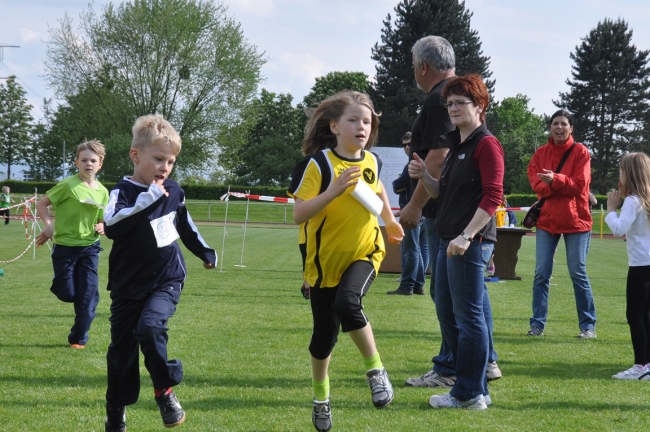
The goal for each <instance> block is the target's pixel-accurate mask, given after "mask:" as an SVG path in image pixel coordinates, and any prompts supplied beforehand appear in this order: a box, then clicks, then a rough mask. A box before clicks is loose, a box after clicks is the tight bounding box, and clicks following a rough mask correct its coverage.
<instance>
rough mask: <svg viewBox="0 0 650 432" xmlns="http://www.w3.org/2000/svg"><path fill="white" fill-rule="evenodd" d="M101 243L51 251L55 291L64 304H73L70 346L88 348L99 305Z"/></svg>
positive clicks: (57, 247) (69, 336) (64, 247)
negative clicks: (77, 345)
mask: <svg viewBox="0 0 650 432" xmlns="http://www.w3.org/2000/svg"><path fill="white" fill-rule="evenodd" d="M101 250H102V249H101V248H100V247H99V242H98V241H97V242H95V243H93V244H92V245H90V246H62V245H58V244H55V245H54V249H52V267H53V268H54V278H53V279H52V287H51V288H50V291H52V292H53V293H54V294H55V295H56V296H57V297H58V298H59V300H61V301H64V302H69V303H74V313H75V317H74V324H73V325H72V328H71V329H70V334H69V335H68V343H71V344H80V345H85V344H86V343H87V342H88V331H89V330H90V325H91V324H92V322H93V320H94V319H95V311H96V309H97V304H98V303H99V289H98V284H99V277H98V275H97V266H98V264H99V252H100V251H101Z"/></svg>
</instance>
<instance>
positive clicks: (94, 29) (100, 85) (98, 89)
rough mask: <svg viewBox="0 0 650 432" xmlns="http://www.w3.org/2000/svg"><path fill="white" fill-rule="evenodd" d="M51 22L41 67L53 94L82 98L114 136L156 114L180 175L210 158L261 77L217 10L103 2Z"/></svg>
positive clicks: (205, 4)
mask: <svg viewBox="0 0 650 432" xmlns="http://www.w3.org/2000/svg"><path fill="white" fill-rule="evenodd" d="M59 24H60V25H59V26H58V27H55V28H52V29H50V40H49V42H48V50H47V61H46V72H47V77H48V80H49V82H50V84H51V85H52V87H53V88H54V89H55V90H56V93H57V96H59V97H60V98H62V99H66V98H69V97H74V96H77V95H80V94H84V95H85V97H87V98H90V99H91V100H92V101H93V103H94V104H96V106H97V111H98V112H100V113H101V116H102V121H105V122H107V123H112V124H113V128H114V133H115V134H116V135H118V136H126V135H128V134H129V133H130V127H131V126H132V124H133V121H134V120H135V118H136V117H138V116H141V115H145V114H151V113H159V114H162V115H163V116H164V117H165V118H167V119H168V120H169V121H170V122H171V123H172V124H173V125H174V127H175V128H176V129H177V130H178V132H179V133H180V135H181V138H182V139H183V151H182V153H181V154H180V156H179V159H178V165H179V167H180V168H181V169H182V168H197V167H201V166H203V165H204V164H205V163H206V162H207V161H208V160H210V159H212V157H213V156H214V155H215V153H216V137H217V135H218V133H219V131H220V130H221V128H222V127H223V126H224V125H227V124H230V123H231V122H233V121H235V120H236V119H237V118H238V116H239V114H240V110H241V109H242V107H244V106H245V105H246V104H247V103H249V102H250V101H251V99H252V98H253V97H254V95H255V91H256V89H257V85H258V83H259V82H260V80H261V75H260V68H261V66H262V64H263V63H264V59H263V57H262V55H261V54H259V53H258V52H257V49H256V47H255V46H253V45H251V44H250V43H249V42H248V41H247V40H246V39H245V37H244V34H243V31H242V29H241V26H240V24H239V23H237V22H235V21H234V19H233V18H231V17H230V16H228V15H227V8H226V7H225V6H224V5H223V4H221V3H215V2H213V1H201V0H137V1H135V0H133V1H125V2H123V3H121V4H119V5H117V6H116V5H114V4H113V3H109V4H108V5H106V6H104V7H103V8H102V10H101V11H100V12H96V11H95V10H94V9H93V8H92V6H89V8H88V9H87V10H85V11H84V12H82V14H81V15H80V24H79V25H78V26H75V25H73V22H72V19H71V18H70V17H69V16H68V15H66V16H65V17H64V18H63V19H62V20H61V21H60V23H59ZM107 94H110V95H111V97H108V98H107V97H106V96H107ZM115 100H118V101H120V104H118V105H117V106H116V105H115V104H114V103H113V102H114V101H115ZM116 107H117V108H118V109H117V110H115V108H116ZM125 118H126V119H128V120H129V121H128V122H126V121H125ZM125 123H126V124H125ZM96 138H98V139H100V140H106V141H107V142H108V137H106V136H98V137H96ZM109 152H110V150H109Z"/></svg>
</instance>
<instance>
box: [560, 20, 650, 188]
mask: <svg viewBox="0 0 650 432" xmlns="http://www.w3.org/2000/svg"><path fill="white" fill-rule="evenodd" d="M649 53H650V52H649V51H639V50H637V49H636V47H635V46H634V45H633V44H632V30H631V29H630V30H628V26H627V23H626V22H625V21H623V20H621V19H618V20H616V21H613V20H610V19H605V20H604V21H603V22H599V23H598V25H597V26H596V28H595V29H593V30H591V31H590V32H589V34H588V35H587V37H585V38H584V39H583V40H582V43H581V44H580V45H579V46H577V47H576V50H575V52H574V53H571V59H572V60H574V61H575V64H574V66H573V71H572V72H571V75H572V77H573V78H572V79H567V81H566V83H567V84H568V85H569V86H570V90H569V91H568V92H567V93H560V100H559V101H553V103H554V104H555V105H556V106H558V107H560V108H566V109H568V110H569V111H571V112H572V113H573V114H574V115H575V128H574V136H575V138H576V139H577V140H578V141H581V142H584V144H585V145H587V147H589V150H590V151H591V155H592V162H591V166H592V172H593V174H592V185H593V188H594V189H596V190H598V191H599V192H601V193H602V192H605V191H606V190H607V189H608V188H610V187H612V186H615V185H616V183H617V181H618V168H617V167H618V160H619V158H620V157H621V155H622V154H624V153H625V152H627V151H628V150H630V149H635V148H639V147H640V145H641V143H640V137H642V134H641V133H639V132H640V130H641V129H642V128H643V123H644V120H645V115H646V111H647V110H648V97H649V89H650V84H649V82H648V78H649V77H650V68H648V54H649Z"/></svg>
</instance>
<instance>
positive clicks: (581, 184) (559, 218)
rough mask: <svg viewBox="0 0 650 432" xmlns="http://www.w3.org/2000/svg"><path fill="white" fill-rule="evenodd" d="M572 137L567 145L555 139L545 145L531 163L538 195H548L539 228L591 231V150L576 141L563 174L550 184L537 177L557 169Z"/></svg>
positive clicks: (554, 231)
mask: <svg viewBox="0 0 650 432" xmlns="http://www.w3.org/2000/svg"><path fill="white" fill-rule="evenodd" d="M573 142H574V140H573V136H570V137H569V139H568V140H567V142H566V144H564V145H561V146H557V145H555V144H553V138H552V137H551V138H549V141H548V143H546V144H545V145H543V146H541V147H540V148H539V149H537V151H536V152H535V154H534V155H533V158H532V159H531V160H530V163H529V164H528V181H529V182H530V185H531V187H532V188H533V191H535V193H536V194H537V197H538V198H540V199H541V198H546V201H545V202H544V205H543V206H542V212H541V214H540V216H539V219H538V221H537V225H536V226H537V228H541V229H543V230H544V231H548V232H550V233H551V234H564V233H566V234H570V233H579V232H587V231H591V225H592V221H591V211H590V209H589V183H590V182H591V156H589V150H587V147H585V146H584V145H582V144H579V143H576V146H575V147H574V148H573V150H572V151H571V154H570V155H569V157H568V158H567V160H566V162H565V163H564V166H563V167H562V169H561V170H560V173H559V174H558V173H556V174H555V175H554V176H553V181H552V182H551V184H550V185H548V184H546V183H544V182H543V181H542V180H540V178H539V177H538V176H537V173H543V172H544V171H543V170H544V169H548V170H552V171H553V172H555V171H556V169H557V166H558V165H559V164H560V160H561V159H562V156H563V155H564V152H566V151H567V150H568V149H569V147H570V146H571V145H572V144H573Z"/></svg>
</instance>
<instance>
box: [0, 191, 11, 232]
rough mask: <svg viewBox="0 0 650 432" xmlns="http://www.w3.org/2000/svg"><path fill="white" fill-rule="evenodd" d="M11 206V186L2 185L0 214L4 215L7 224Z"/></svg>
mask: <svg viewBox="0 0 650 432" xmlns="http://www.w3.org/2000/svg"><path fill="white" fill-rule="evenodd" d="M9 207H11V195H10V194H9V186H2V195H0V215H4V217H5V225H9Z"/></svg>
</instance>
